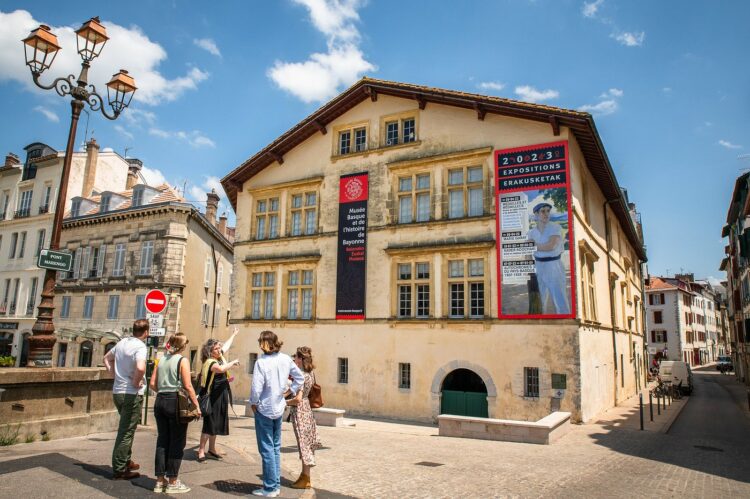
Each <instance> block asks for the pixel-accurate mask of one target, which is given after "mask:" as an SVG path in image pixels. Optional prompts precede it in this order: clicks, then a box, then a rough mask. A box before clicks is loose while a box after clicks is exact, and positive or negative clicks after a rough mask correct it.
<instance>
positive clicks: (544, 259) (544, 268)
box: [528, 203, 570, 314]
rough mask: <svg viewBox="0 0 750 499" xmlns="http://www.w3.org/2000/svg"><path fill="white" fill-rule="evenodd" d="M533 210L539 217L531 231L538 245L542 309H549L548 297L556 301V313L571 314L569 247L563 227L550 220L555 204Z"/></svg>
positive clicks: (530, 235) (539, 205) (537, 269)
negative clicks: (566, 262) (565, 262)
mask: <svg viewBox="0 0 750 499" xmlns="http://www.w3.org/2000/svg"><path fill="white" fill-rule="evenodd" d="M533 211H534V215H536V227H534V228H533V229H531V230H530V231H529V235H528V237H529V239H530V240H531V241H534V243H535V244H536V251H535V252H534V264H535V267H536V275H537V279H538V280H539V294H540V295H541V300H542V307H545V306H546V303H547V299H548V298H552V302H553V303H554V305H555V313H557V314H569V313H570V305H569V304H568V297H567V296H566V295H567V293H566V285H565V267H564V266H563V263H562V260H561V256H562V252H563V250H564V248H565V244H564V241H563V234H562V228H561V227H560V226H559V225H558V224H556V223H555V222H551V221H550V212H551V211H552V205H551V204H549V203H538V204H537V205H536V206H534V210H533Z"/></svg>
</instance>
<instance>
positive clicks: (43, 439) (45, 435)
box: [42, 430, 50, 442]
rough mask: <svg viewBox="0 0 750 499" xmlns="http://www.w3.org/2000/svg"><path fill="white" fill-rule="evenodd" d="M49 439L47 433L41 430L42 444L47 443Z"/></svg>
mask: <svg viewBox="0 0 750 499" xmlns="http://www.w3.org/2000/svg"><path fill="white" fill-rule="evenodd" d="M49 439H50V436H49V433H48V432H47V431H45V430H42V442H48V441H49Z"/></svg>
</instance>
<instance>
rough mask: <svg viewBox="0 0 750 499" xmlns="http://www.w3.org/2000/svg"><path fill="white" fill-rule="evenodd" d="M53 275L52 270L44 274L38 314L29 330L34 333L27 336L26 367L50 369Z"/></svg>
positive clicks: (52, 342)
mask: <svg viewBox="0 0 750 499" xmlns="http://www.w3.org/2000/svg"><path fill="white" fill-rule="evenodd" d="M55 274H56V272H55V271H54V270H49V269H47V271H46V272H45V273H44V288H43V289H42V301H41V302H40V303H39V307H38V308H39V313H38V315H37V318H36V322H35V323H34V327H32V328H31V332H32V333H34V334H32V335H31V336H29V362H28V364H27V367H52V348H53V347H54V346H55V342H56V341H57V338H56V337H55V324H54V323H53V322H52V313H53V312H54V310H55V305H54V298H55Z"/></svg>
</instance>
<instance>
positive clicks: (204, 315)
mask: <svg viewBox="0 0 750 499" xmlns="http://www.w3.org/2000/svg"><path fill="white" fill-rule="evenodd" d="M208 310H209V308H208V303H206V302H205V301H204V302H203V307H202V308H201V324H203V325H204V326H208Z"/></svg>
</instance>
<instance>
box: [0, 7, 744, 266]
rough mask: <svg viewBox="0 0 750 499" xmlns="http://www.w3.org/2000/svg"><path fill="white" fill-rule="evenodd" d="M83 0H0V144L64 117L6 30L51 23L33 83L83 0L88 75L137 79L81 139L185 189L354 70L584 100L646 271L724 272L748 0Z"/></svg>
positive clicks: (69, 57)
mask: <svg viewBox="0 0 750 499" xmlns="http://www.w3.org/2000/svg"><path fill="white" fill-rule="evenodd" d="M87 5H92V6H94V5H96V4H91V3H86V2H80V3H76V2H73V3H70V2H67V3H60V2H52V1H36V2H33V3H29V2H17V1H3V2H2V3H1V4H0V106H1V107H2V109H3V110H4V113H3V116H4V118H5V119H4V120H3V122H2V125H0V131H1V132H2V133H1V134H0V153H2V154H3V155H4V154H5V153H7V152H9V151H12V152H15V153H17V154H21V153H22V150H23V147H24V146H25V145H27V144H29V143H31V142H34V141H41V142H45V143H48V144H49V145H51V146H53V147H55V148H58V149H63V147H64V144H65V140H66V134H67V126H68V120H69V112H70V111H69V110H70V106H69V104H68V101H67V100H66V99H62V98H60V97H58V96H57V95H56V94H55V93H54V92H43V91H39V90H37V89H35V88H34V87H33V85H32V83H31V77H30V75H29V72H28V70H27V69H26V68H25V67H24V65H23V51H22V47H21V42H20V41H19V40H20V39H21V38H23V37H25V36H26V35H27V34H28V32H29V30H30V29H32V28H34V27H36V25H38V24H39V23H45V24H48V25H50V26H52V27H53V31H54V32H55V33H56V34H57V35H58V37H60V41H61V44H62V45H63V51H62V52H61V54H60V55H59V56H58V59H57V60H56V61H55V64H54V65H53V67H52V69H51V70H49V71H48V73H49V74H46V73H45V75H44V77H43V79H44V80H45V81H51V79H52V78H53V77H56V76H63V75H67V74H68V73H70V72H73V71H76V74H77V69H76V68H77V67H78V64H79V60H78V58H77V57H78V56H77V55H76V53H75V42H74V41H73V34H72V33H73V30H74V29H76V28H77V27H78V26H80V24H81V23H82V22H84V21H85V20H87V19H88V18H89V17H91V16H94V15H98V16H100V18H101V20H102V21H103V23H104V24H105V25H106V26H107V29H108V30H109V34H110V37H111V40H110V42H108V44H107V46H105V47H104V51H103V52H102V56H101V57H100V58H99V59H97V60H95V61H94V63H93V65H92V68H93V69H92V79H93V82H94V83H95V84H97V86H98V87H99V88H104V87H103V83H104V82H105V81H106V80H107V79H108V78H109V76H111V75H112V74H113V73H114V72H115V71H116V70H117V69H119V68H121V67H122V68H126V69H128V70H130V72H131V74H132V75H133V76H134V77H135V78H136V83H137V85H138V86H139V90H138V92H137V93H136V98H135V100H134V102H133V104H132V105H131V109H128V110H127V111H125V113H124V115H123V116H122V117H121V118H120V119H118V120H117V121H116V122H110V121H107V120H105V119H104V118H102V117H101V116H100V115H95V114H93V113H91V116H90V120H89V123H88V129H89V135H91V133H92V132H93V135H94V136H95V137H96V139H97V141H98V142H99V143H100V144H101V145H102V147H111V148H113V149H114V150H116V151H118V152H119V153H120V154H125V149H126V148H127V149H128V155H129V156H132V157H138V158H140V159H142V160H143V161H144V163H145V165H146V167H147V168H148V174H149V176H150V178H151V179H154V180H156V179H159V178H160V177H163V178H165V179H166V180H167V181H168V182H170V183H172V184H173V185H176V186H178V187H179V188H182V187H183V185H185V186H186V197H188V198H189V199H192V200H195V201H198V202H200V201H205V196H204V195H202V194H200V193H201V192H203V191H205V190H206V189H207V188H210V187H211V186H217V187H218V182H217V179H218V178H221V177H222V176H224V175H225V174H226V173H228V172H229V171H230V170H231V169H233V168H234V167H236V166H237V165H239V164H240V163H241V162H242V161H243V160H245V159H247V158H248V157H249V156H251V155H252V154H254V153H255V152H257V151H258V150H259V149H260V148H262V147H263V146H265V145H266V144H267V143H268V142H270V141H271V140H273V139H274V138H276V137H277V136H278V135H279V134H281V133H283V132H284V131H286V130H287V129H288V128H290V127H291V126H293V125H294V124H295V123H297V122H298V121H299V120H300V119H302V118H304V117H305V116H307V115H308V114H309V113H310V112H312V111H314V110H315V109H317V107H319V106H320V105H321V104H322V103H324V102H325V101H326V100H327V99H328V98H330V97H332V96H334V95H336V94H337V93H338V92H340V91H341V90H343V89H345V88H346V87H347V86H348V85H350V84H351V83H353V82H354V81H356V80H357V79H358V78H360V77H361V76H363V75H368V76H373V77H376V78H383V79H389V80H396V81H404V82H409V83H417V84H424V85H432V86H438V87H444V88H450V89H457V90H464V91H471V92H479V93H486V94H491V95H500V96H504V97H510V98H516V99H522V100H532V101H536V102H543V103H545V104H550V105H554V106H560V107H565V108H572V109H583V110H588V111H589V112H592V113H593V114H594V116H595V119H596V123H597V127H598V129H599V132H600V134H601V136H602V140H603V142H604V145H605V147H606V149H607V152H608V154H609V158H610V161H611V162H612V164H613V166H614V169H615V172H616V174H617V177H618V180H619V182H620V184H621V185H622V186H623V187H626V188H627V189H628V191H629V194H630V198H631V201H634V202H636V203H637V204H638V208H639V210H640V211H641V213H642V216H643V223H644V228H645V236H646V244H647V246H648V253H649V258H650V262H649V267H650V269H651V272H652V273H654V274H661V273H665V272H667V271H669V272H670V273H673V272H679V271H680V270H685V271H693V272H695V273H696V274H697V275H698V276H700V277H709V276H711V277H716V278H720V279H723V278H724V276H723V275H722V273H720V272H719V271H718V270H717V268H718V265H719V262H720V260H721V258H722V255H723V247H724V244H725V242H724V241H722V240H721V235H720V232H721V227H722V225H723V222H724V218H725V216H726V210H727V206H728V199H729V196H730V194H731V190H732V186H733V182H734V178H735V177H736V176H737V175H738V174H739V173H740V170H741V169H742V168H750V156H747V157H744V158H743V155H750V133H749V132H750V125H748V122H749V120H748V116H749V115H750V93H749V92H748V89H750V65H748V58H747V49H748V47H750V29H748V27H747V24H746V23H747V19H750V2H746V1H741V0H736V1H721V2H716V1H697V0H695V1H684V0H683V1H677V0H674V1H668V0H663V1H653V0H632V1H625V0H591V1H582V0H536V1H531V0H495V1H470V0H467V1H464V2H448V1H445V2H442V1H437V0H435V1H427V0H423V1H412V2H404V1H396V0H370V1H369V2H362V1H353V0H338V1H334V0H278V1H274V2H261V1H239V0H237V1H216V2H212V3H211V4H210V7H209V6H208V4H206V3H205V2H198V1H178V0H173V1H171V2H168V1H159V0H151V1H138V0H133V1H131V2H124V3H110V2H107V3H102V4H101V5H98V6H96V7H94V8H90V7H87ZM85 118H86V117H85V115H84V117H83V119H82V122H81V125H80V127H79V131H78V142H79V143H81V141H82V140H83V136H84V131H85V126H86V119H85ZM222 194H223V193H222ZM225 209H227V210H229V211H231V208H229V207H228V206H227V205H226V203H225Z"/></svg>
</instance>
